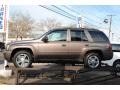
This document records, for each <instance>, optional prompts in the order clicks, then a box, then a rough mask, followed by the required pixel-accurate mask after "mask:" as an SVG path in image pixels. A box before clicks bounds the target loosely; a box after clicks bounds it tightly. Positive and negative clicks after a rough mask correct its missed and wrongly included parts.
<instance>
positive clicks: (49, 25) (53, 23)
mask: <svg viewBox="0 0 120 90" xmlns="http://www.w3.org/2000/svg"><path fill="white" fill-rule="evenodd" d="M37 25H38V26H39V27H40V29H41V30H45V29H46V30H50V29H53V28H59V27H62V24H61V23H60V22H58V21H57V20H56V19H50V18H47V19H46V20H41V21H40V22H39V23H37Z"/></svg>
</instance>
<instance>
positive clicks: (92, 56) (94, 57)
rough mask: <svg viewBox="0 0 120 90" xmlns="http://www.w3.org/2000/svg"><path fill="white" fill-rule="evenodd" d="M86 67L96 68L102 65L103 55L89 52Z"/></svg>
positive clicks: (85, 59) (85, 62) (86, 57)
mask: <svg viewBox="0 0 120 90" xmlns="http://www.w3.org/2000/svg"><path fill="white" fill-rule="evenodd" d="M84 66H85V68H91V69H95V68H98V67H100V66H101V57H100V56H99V54H97V53H88V54H87V55H86V56H85V58H84Z"/></svg>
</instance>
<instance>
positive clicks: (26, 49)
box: [10, 48, 34, 60]
mask: <svg viewBox="0 0 120 90" xmlns="http://www.w3.org/2000/svg"><path fill="white" fill-rule="evenodd" d="M22 50H24V51H28V52H30V53H31V54H32V57H33V56H34V53H33V51H32V49H31V48H15V49H13V51H12V53H11V57H10V59H11V60H12V58H13V56H14V55H15V53H16V52H18V51H22Z"/></svg>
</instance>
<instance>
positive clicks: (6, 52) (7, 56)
mask: <svg viewBox="0 0 120 90" xmlns="http://www.w3.org/2000/svg"><path fill="white" fill-rule="evenodd" d="M3 54H4V58H5V59H6V60H7V61H8V62H10V61H11V51H4V52H3Z"/></svg>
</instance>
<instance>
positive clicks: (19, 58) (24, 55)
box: [13, 51, 32, 68]
mask: <svg viewBox="0 0 120 90" xmlns="http://www.w3.org/2000/svg"><path fill="white" fill-rule="evenodd" d="M13 63H14V65H15V66H16V67H18V68H27V67H30V66H31V65H32V55H31V53H30V52H28V51H18V52H17V53H15V55H14V56H13Z"/></svg>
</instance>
